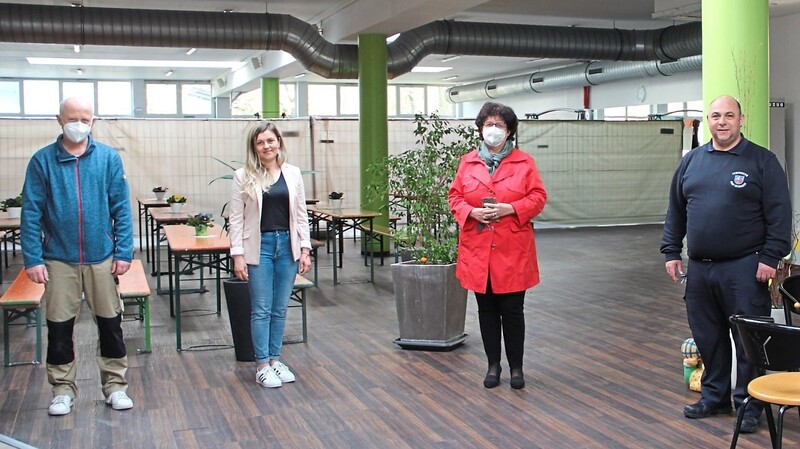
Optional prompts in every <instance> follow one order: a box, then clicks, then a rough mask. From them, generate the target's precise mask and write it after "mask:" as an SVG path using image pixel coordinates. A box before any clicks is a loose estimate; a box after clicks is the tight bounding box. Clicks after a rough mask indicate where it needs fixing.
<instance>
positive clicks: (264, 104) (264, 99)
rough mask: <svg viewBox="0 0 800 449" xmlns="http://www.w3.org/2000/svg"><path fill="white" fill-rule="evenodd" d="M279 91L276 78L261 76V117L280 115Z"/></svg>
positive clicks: (276, 116) (278, 82) (278, 83)
mask: <svg viewBox="0 0 800 449" xmlns="http://www.w3.org/2000/svg"><path fill="white" fill-rule="evenodd" d="M280 92H281V90H280V81H279V80H278V78H261V118H265V119H268V118H278V117H280V116H281V102H280Z"/></svg>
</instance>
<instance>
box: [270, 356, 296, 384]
mask: <svg viewBox="0 0 800 449" xmlns="http://www.w3.org/2000/svg"><path fill="white" fill-rule="evenodd" d="M270 368H272V371H274V372H275V374H276V375H277V376H278V379H280V380H281V382H283V383H289V382H294V380H295V379H294V374H293V373H292V372H291V371H289V367H288V366H286V365H284V364H283V363H281V362H279V361H277V360H276V361H275V363H273V364H272V366H270Z"/></svg>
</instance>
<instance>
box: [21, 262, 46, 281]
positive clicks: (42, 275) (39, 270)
mask: <svg viewBox="0 0 800 449" xmlns="http://www.w3.org/2000/svg"><path fill="white" fill-rule="evenodd" d="M25 274H27V275H28V279H30V280H31V281H33V282H35V283H37V284H46V283H47V281H49V280H50V275H49V274H47V267H45V266H44V265H36V266H33V267H30V268H26V269H25Z"/></svg>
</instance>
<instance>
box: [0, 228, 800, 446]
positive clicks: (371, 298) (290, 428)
mask: <svg viewBox="0 0 800 449" xmlns="http://www.w3.org/2000/svg"><path fill="white" fill-rule="evenodd" d="M660 233H661V229H660V226H630V227H609V228H586V229H569V230H556V229H547V230H540V231H538V232H537V246H538V250H539V261H540V265H541V273H542V283H541V285H539V286H538V287H536V288H534V289H532V290H531V291H529V292H528V296H527V298H526V316H527V332H526V333H527V337H526V351H525V372H526V377H527V387H526V388H525V389H524V390H519V391H517V390H512V389H511V388H510V387H509V385H508V368H507V366H505V362H504V372H503V378H502V384H501V385H500V387H498V388H495V389H492V390H486V389H484V388H483V386H482V380H483V375H484V372H485V368H486V362H485V360H484V354H483V348H482V345H481V340H480V332H479V329H478V324H477V317H476V308H475V304H474V298H473V297H470V303H469V309H468V312H467V324H466V328H467V332H468V333H469V334H470V338H469V339H468V340H467V342H466V344H465V345H463V346H461V347H459V348H457V349H455V350H453V351H451V352H423V351H409V350H402V349H400V348H398V347H397V346H395V345H394V344H393V343H392V341H393V340H394V339H395V338H396V337H397V324H396V314H395V307H394V299H393V291H392V282H391V272H390V267H389V264H388V260H387V265H386V266H384V267H378V268H377V272H376V282H375V283H374V284H369V283H343V284H342V285H339V286H335V287H334V286H333V285H332V282H331V277H332V276H331V270H330V267H329V265H330V258H329V257H328V258H323V259H322V260H321V261H320V264H321V265H328V267H327V268H325V267H320V286H319V288H316V289H312V290H311V291H309V295H308V297H309V304H308V312H309V340H308V342H307V343H304V344H293V345H286V346H284V349H283V360H284V362H286V363H287V364H288V365H290V366H291V367H292V369H293V370H294V372H295V373H296V375H297V382H296V383H294V384H288V385H284V386H283V387H282V388H279V389H265V388H262V387H259V386H258V385H256V383H255V382H254V367H253V365H252V364H250V363H242V362H236V361H235V360H234V351H233V349H226V350H215V351H187V352H182V353H178V352H176V351H175V330H174V320H173V319H172V318H170V317H169V313H168V311H169V308H168V301H167V299H166V298H165V297H163V296H154V297H153V298H152V314H153V318H152V334H153V352H152V353H151V354H137V353H136V352H135V348H137V347H141V346H142V344H143V343H142V329H141V325H140V323H138V322H129V323H126V324H125V326H124V327H125V332H126V340H127V343H128V347H129V349H130V370H129V371H128V379H129V382H130V388H129V390H128V392H129V394H130V395H131V397H132V398H133V399H134V401H135V404H136V405H135V407H134V408H133V409H132V410H129V411H124V412H117V411H113V410H111V409H110V408H109V407H107V406H106V405H105V404H104V402H103V397H102V394H101V392H100V388H99V375H98V372H97V368H96V365H95V362H94V356H93V353H94V348H95V337H94V329H93V325H92V322H91V319H90V318H89V316H88V313H87V310H86V309H84V312H83V314H82V315H81V317H80V319H79V323H78V325H77V331H76V338H77V353H78V358H79V361H80V365H79V370H78V375H79V387H80V396H79V397H78V399H77V400H76V403H75V407H74V409H73V412H72V413H71V414H70V415H68V416H65V417H49V416H48V415H47V407H48V405H49V402H50V399H51V393H50V388H49V385H48V384H47V376H46V371H45V368H44V366H17V367H11V368H2V369H0V434H5V435H8V436H10V437H12V438H15V439H17V440H19V441H22V442H25V443H27V444H30V445H32V446H34V447H38V448H120V449H130V448H165V449H167V448H225V449H233V448H347V449H353V448H380V449H388V448H408V449H412V448H414V449H419V448H570V449H572V448H723V447H727V446H728V445H729V442H730V437H731V434H732V425H733V420H734V418H733V416H715V417H711V418H707V419H703V420H690V419H686V418H684V417H683V415H682V413H681V410H682V407H683V405H684V404H686V403H690V402H694V401H696V400H697V399H698V397H699V395H698V394H697V393H694V392H691V391H689V390H688V388H687V387H686V386H685V385H684V383H683V368H682V365H681V353H680V345H681V342H682V341H683V340H684V339H685V338H687V337H689V336H690V334H689V330H688V326H687V324H686V313H685V310H684V307H683V302H682V300H681V296H682V289H681V286H679V285H675V284H673V283H671V282H670V281H669V280H668V279H667V277H666V274H665V273H664V269H663V260H662V257H661V255H660V254H659V253H658V244H659V240H660ZM356 249H357V246H356V245H355V244H353V243H352V240H350V242H349V243H347V244H346V253H347V254H346V259H345V268H344V270H343V272H342V273H341V276H342V278H343V279H344V280H345V281H347V280H353V279H357V278H363V277H365V276H366V275H367V274H368V272H367V270H366V269H365V268H364V267H363V263H362V262H361V261H360V260H359V259H358V258H357V250H356ZM322 252H324V248H323V249H322ZM140 256H141V257H144V256H143V254H140ZM325 259H327V260H325ZM12 261H13V263H14V264H16V265H14V266H12V267H11V268H10V269H8V270H4V275H3V277H4V281H5V282H6V285H4V286H3V288H7V283H8V282H9V281H10V280H11V279H12V278H13V275H14V274H16V272H17V271H18V270H19V269H20V264H21V257H20V256H17V257H16V258H13V259H12ZM153 284H154V283H153ZM187 298H188V299H187ZM184 299H185V303H184V304H185V307H187V308H196V309H209V310H210V309H213V308H214V305H213V304H214V303H213V294H210V293H207V294H203V295H191V296H186V297H184ZM298 313H299V311H298V310H294V311H292V314H294V315H293V316H292V317H291V318H290V323H289V326H288V327H287V335H288V336H292V334H294V335H297V334H298V333H299V321H298V318H297V314H298ZM189 315H191V314H189ZM183 325H184V331H183V339H184V344H185V345H191V344H199V343H230V342H231V341H232V340H231V337H230V329H229V324H228V319H227V313H226V312H225V310H224V307H223V314H222V316H219V317H218V316H216V315H214V314H211V315H199V316H193V317H192V316H185V317H184V319H183ZM11 340H12V350H13V352H14V354H15V356H16V357H17V358H19V357H29V358H32V357H33V351H34V344H33V333H32V331H31V330H30V329H25V328H24V327H15V328H13V329H12V338H11ZM786 427H787V428H786V435H785V437H784V447H786V448H791V447H798V445H800V420H798V417H797V414H796V413H791V414H789V415H788V416H787V426H786ZM739 447H740V448H743V449H747V448H764V447H769V438H768V432H767V431H766V429H765V426H763V425H762V429H761V430H759V432H757V433H755V434H752V435H745V436H743V437H742V439H741V440H740V442H739Z"/></svg>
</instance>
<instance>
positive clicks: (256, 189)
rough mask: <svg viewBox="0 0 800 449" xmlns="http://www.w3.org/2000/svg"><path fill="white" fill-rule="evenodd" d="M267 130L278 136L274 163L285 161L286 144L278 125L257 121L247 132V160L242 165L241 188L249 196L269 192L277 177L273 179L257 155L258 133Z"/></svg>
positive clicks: (279, 165) (281, 163) (253, 196)
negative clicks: (276, 155)
mask: <svg viewBox="0 0 800 449" xmlns="http://www.w3.org/2000/svg"><path fill="white" fill-rule="evenodd" d="M265 131H269V132H271V133H273V134H275V137H277V138H278V143H279V144H280V145H279V148H278V157H277V159H276V161H275V162H276V163H277V164H278V167H281V166H283V163H284V162H286V146H285V145H284V143H283V136H281V132H280V131H278V127H277V126H275V123H273V122H267V121H262V122H258V123H257V124H256V125H255V126H254V127H253V128H252V129H251V130H250V132H249V133H248V134H247V160H246V161H245V165H244V183H243V184H242V189H243V190H244V192H245V193H247V194H248V195H249V196H250V197H252V198H256V196H257V195H260V194H261V192H269V189H270V187H272V184H275V181H277V179H273V178H272V176H270V174H269V170H267V168H266V167H265V166H264V164H262V163H261V159H260V158H259V157H258V150H256V139H257V138H258V135H259V134H261V133H263V132H265Z"/></svg>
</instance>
